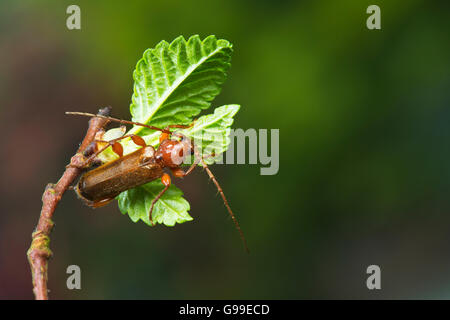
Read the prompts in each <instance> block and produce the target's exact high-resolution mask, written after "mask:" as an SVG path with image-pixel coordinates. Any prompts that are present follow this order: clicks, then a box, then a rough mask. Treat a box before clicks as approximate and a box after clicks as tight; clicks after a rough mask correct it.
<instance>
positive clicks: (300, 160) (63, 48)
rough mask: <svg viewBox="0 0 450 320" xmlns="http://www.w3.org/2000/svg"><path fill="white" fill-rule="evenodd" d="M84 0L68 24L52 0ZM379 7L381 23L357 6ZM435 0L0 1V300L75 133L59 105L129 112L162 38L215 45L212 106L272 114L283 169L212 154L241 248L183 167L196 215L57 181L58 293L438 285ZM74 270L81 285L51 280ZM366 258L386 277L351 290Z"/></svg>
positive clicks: (101, 295) (444, 226) (259, 294)
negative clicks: (61, 188) (127, 204)
mask: <svg viewBox="0 0 450 320" xmlns="http://www.w3.org/2000/svg"><path fill="white" fill-rule="evenodd" d="M70 4H77V5H79V6H80V8H81V19H82V21H81V24H82V29H81V30H73V31H70V30H68V29H67V28H66V19H67V17H68V15H67V14H66V8H67V7H68V6H69V5H70ZM370 4H377V5H379V6H380V8H381V19H382V20H381V24H382V29H381V30H368V29H367V28H366V19H367V17H368V14H366V8H367V7H368V6H369V5H370ZM449 9H450V6H449V4H448V2H445V1H441V2H438V1H407V2H406V1H399V0H397V1H392V0H390V1H381V0H378V1H376V2H373V1H332V0H330V1H288V0H284V1H280V0H277V1H269V0H265V1H261V0H259V1H256V0H251V1H243V0H227V1H209V0H204V1H176V0H171V1H165V0H164V1H162V0H161V1H159V0H158V1H156V0H155V1H134V0H130V1H110V0H108V1H106V0H97V1H66V0H62V1H31V0H29V1H26V0H24V1H12V0H2V1H1V2H0V61H1V63H0V69H1V72H0V102H1V104H0V120H1V129H2V133H1V135H0V143H1V148H0V154H1V161H0V163H1V166H0V174H1V175H0V177H1V178H0V186H1V189H0V199H1V201H0V208H1V212H0V298H2V299H31V298H32V297H33V296H32V291H31V276H30V272H29V267H28V263H27V259H26V251H27V249H28V247H29V245H30V240H31V232H32V231H33V228H34V227H35V225H36V223H37V220H38V217H39V212H40V207H41V196H42V192H43V190H44V187H45V185H46V184H47V183H48V182H56V181H57V180H58V178H59V177H60V175H61V174H62V172H63V170H64V166H65V165H66V164H67V163H68V161H69V159H70V157H71V155H72V154H73V153H74V152H75V150H76V148H77V146H78V143H79V142H80V141H81V139H82V138H83V136H84V133H85V130H86V127H87V122H86V120H87V119H83V118H78V117H70V116H66V115H65V114H64V112H65V111H69V110H72V111H75V110H77V111H87V112H95V111H96V110H97V109H98V108H99V107H102V106H105V105H111V106H113V108H114V109H113V112H114V115H115V116H117V117H121V118H125V119H128V118H129V104H130V97H131V93H132V85H133V81H132V71H133V70H134V67H135V65H136V62H137V61H138V59H140V58H141V56H142V53H143V52H144V50H145V49H147V48H149V47H153V46H155V45H156V44H157V43H158V42H159V41H160V40H163V39H165V40H167V41H171V40H173V39H174V38H175V37H177V36H178V35H184V36H185V37H189V36H190V35H192V34H199V35H200V36H201V37H202V38H204V37H206V36H207V35H209V34H215V35H217V37H220V38H225V39H228V40H230V41H231V42H232V43H233V44H234V49H235V51H234V54H233V62H232V67H231V69H230V72H229V77H228V80H227V82H226V83H225V85H224V86H223V90H222V93H221V94H220V95H219V96H218V97H217V98H216V100H215V101H214V102H213V107H217V106H220V105H223V104H229V103H238V104H241V106H242V107H241V110H240V112H239V113H238V115H237V117H236V121H235V124H234V126H235V127H238V128H244V129H247V128H256V129H259V128H267V129H270V128H278V129H280V170H279V173H278V174H277V175H274V176H261V175H260V174H259V170H260V165H227V166H215V167H213V170H214V172H215V173H216V175H217V177H218V179H219V181H220V182H221V183H222V186H223V188H224V190H225V192H226V194H227V196H228V198H229V200H230V203H231V206H232V208H233V209H234V211H235V213H236V215H237V216H238V219H239V221H240V223H241V226H242V229H243V230H244V232H245V235H246V237H247V240H248V243H249V246H250V249H251V253H250V255H246V254H245V252H244V251H243V250H242V246H241V243H240V240H239V237H238V234H237V232H236V230H235V228H234V225H233V223H232V221H231V220H230V219H229V217H228V214H227V212H226V210H225V207H224V206H223V204H222V202H221V199H220V197H218V196H217V193H216V190H215V187H214V185H213V184H212V183H210V182H209V181H208V179H207V176H206V174H205V173H203V172H201V170H199V171H198V172H196V173H195V174H193V175H192V176H190V177H189V179H185V180H184V181H177V182H176V184H177V185H178V186H179V187H180V188H182V190H183V191H184V193H185V197H186V198H187V199H188V200H189V201H190V203H191V211H190V213H191V215H192V216H193V217H194V221H193V222H189V223H185V224H182V225H177V226H176V227H173V228H168V227H163V226H158V227H156V228H150V227H148V226H146V225H144V224H143V223H142V222H141V223H136V224H135V223H133V222H131V220H130V219H129V218H128V216H126V215H122V214H121V213H120V212H119V210H118V208H117V204H116V203H113V204H110V205H109V206H106V207H104V208H100V209H97V210H92V209H90V208H88V207H86V206H84V205H83V204H82V203H81V202H80V201H79V200H77V198H76V196H75V194H74V193H73V192H68V193H67V194H66V195H65V196H64V198H63V200H62V201H61V203H60V204H59V206H58V208H57V210H56V213H55V216H54V221H55V223H56V227H55V229H54V230H53V233H52V234H51V249H52V250H53V252H54V257H53V259H52V260H51V261H50V267H49V288H50V289H51V292H50V297H51V298H54V299H55V298H56V299H132V298H134V299H197V298H201V299H223V298H227V299H228V298H235V299H241V298H246V299H313V298H319V299H331V298H339V299H354V298H361V299H379V298H387V299H400V298H407V299H416V298H438V299H441V298H442V299H445V298H450V197H449V194H450V167H449V164H448V162H449V159H450V126H449V121H450V108H449V106H450V90H449V88H450V73H449V70H450V42H449V30H450V28H449V27H450V25H449V21H450V20H449ZM71 264H76V265H79V266H80V267H81V272H82V289H81V290H73V291H70V290H68V289H67V288H66V279H67V277H68V275H67V274H66V268H67V266H68V265H71ZM371 264H376V265H379V266H380V268H381V272H382V280H381V281H382V289H381V290H378V291H377V290H375V291H370V290H368V289H367V288H366V278H367V277H368V275H367V274H366V268H367V267H368V266H369V265H371Z"/></svg>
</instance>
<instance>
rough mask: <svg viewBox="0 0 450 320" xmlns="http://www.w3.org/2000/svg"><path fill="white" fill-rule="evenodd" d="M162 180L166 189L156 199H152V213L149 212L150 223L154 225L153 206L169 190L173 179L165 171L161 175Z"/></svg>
mask: <svg viewBox="0 0 450 320" xmlns="http://www.w3.org/2000/svg"><path fill="white" fill-rule="evenodd" d="M161 182H162V183H163V185H164V189H163V190H162V191H161V192H160V193H159V194H158V195H157V196H156V198H155V199H153V201H152V205H151V207H150V213H149V220H150V223H151V224H152V226H154V225H155V224H154V223H153V219H152V212H153V207H154V206H155V203H156V201H158V200H159V198H161V197H162V195H163V194H164V193H165V192H166V191H167V189H169V187H170V184H171V180H170V176H169V175H168V174H167V173H164V174H163V175H162V177H161Z"/></svg>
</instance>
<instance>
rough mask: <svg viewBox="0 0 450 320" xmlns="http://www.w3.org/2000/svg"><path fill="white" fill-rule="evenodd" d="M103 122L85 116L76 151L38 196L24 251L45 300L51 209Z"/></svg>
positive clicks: (102, 111)
mask: <svg viewBox="0 0 450 320" xmlns="http://www.w3.org/2000/svg"><path fill="white" fill-rule="evenodd" d="M110 111H111V108H110V107H106V108H103V109H100V110H99V112H98V114H99V115H102V116H108V115H109V113H110ZM107 122H108V120H106V119H104V118H91V119H90V120H89V128H88V131H87V133H86V136H85V137H84V139H83V142H82V143H81V145H80V147H79V148H78V151H77V153H76V154H75V155H74V156H73V157H72V158H71V160H70V165H69V166H67V167H66V171H65V172H64V174H63V175H62V177H61V178H60V179H59V181H58V183H57V184H55V185H54V184H48V185H47V187H46V188H45V191H44V194H43V196H42V202H43V204H42V210H41V216H40V217H39V222H38V224H37V226H36V229H35V230H34V232H33V234H32V241H31V246H30V248H29V249H28V252H27V256H28V262H29V263H30V267H31V275H32V279H33V292H34V296H35V298H36V300H48V290H47V270H48V260H49V259H50V257H51V256H52V252H51V251H50V248H49V245H50V237H49V236H50V232H51V231H52V229H53V221H52V217H53V213H54V212H55V209H56V206H57V205H58V202H59V201H60V200H61V197H62V195H63V194H64V192H65V191H66V190H67V189H68V188H69V186H70V185H71V184H72V182H73V181H74V180H75V179H76V178H77V177H78V176H79V175H80V174H81V172H82V168H81V164H82V163H83V162H84V160H85V157H84V156H83V151H84V150H85V149H86V148H87V147H88V146H89V145H90V143H91V142H92V141H93V140H94V138H95V134H96V133H97V132H98V131H99V130H100V129H102V128H103V127H104V126H105V125H106V123H107Z"/></svg>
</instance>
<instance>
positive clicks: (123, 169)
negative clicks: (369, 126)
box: [76, 146, 163, 205]
mask: <svg viewBox="0 0 450 320" xmlns="http://www.w3.org/2000/svg"><path fill="white" fill-rule="evenodd" d="M162 174H163V168H162V167H161V165H160V164H159V163H157V162H156V159H155V149H154V148H153V147H151V146H147V147H144V148H142V149H139V150H137V151H135V152H133V153H130V154H128V155H126V156H123V157H121V158H119V159H117V160H115V161H112V162H109V163H106V164H104V165H102V166H100V167H98V168H96V169H93V170H91V171H88V172H86V173H85V174H83V175H82V176H81V178H80V180H79V182H78V184H77V187H76V191H77V193H78V195H79V196H80V197H81V198H82V199H84V200H86V202H87V203H88V204H89V205H92V204H95V203H96V202H99V201H102V200H107V199H112V198H115V197H116V196H118V195H119V194H120V193H121V192H123V191H125V190H128V189H131V188H135V187H137V186H140V185H143V184H145V183H148V182H150V181H152V180H155V179H157V178H159V177H161V175H162ZM92 202H93V203H92Z"/></svg>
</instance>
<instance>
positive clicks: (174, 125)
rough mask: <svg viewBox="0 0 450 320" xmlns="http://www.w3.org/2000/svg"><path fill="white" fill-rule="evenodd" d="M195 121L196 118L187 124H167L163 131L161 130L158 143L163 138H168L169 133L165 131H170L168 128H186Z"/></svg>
mask: <svg viewBox="0 0 450 320" xmlns="http://www.w3.org/2000/svg"><path fill="white" fill-rule="evenodd" d="M195 121H196V120H194V121H192V123H191V124H188V125H183V124H170V125H168V126H167V127H165V128H164V131H162V132H161V135H160V136H159V143H161V142H163V141H164V140H166V139H169V138H170V135H171V134H169V133H167V131H169V132H170V129H172V128H177V129H188V128H191V127H192V126H194V123H195Z"/></svg>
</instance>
